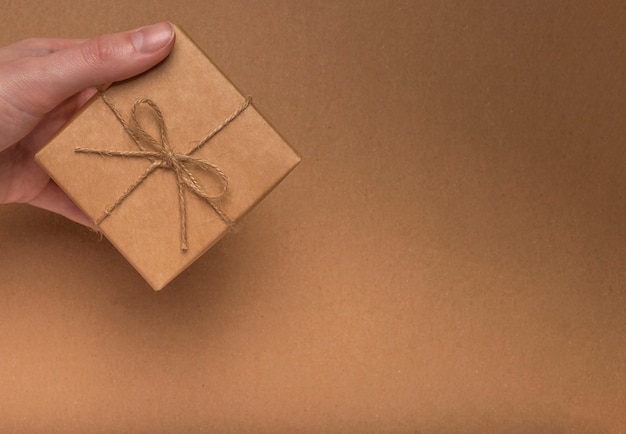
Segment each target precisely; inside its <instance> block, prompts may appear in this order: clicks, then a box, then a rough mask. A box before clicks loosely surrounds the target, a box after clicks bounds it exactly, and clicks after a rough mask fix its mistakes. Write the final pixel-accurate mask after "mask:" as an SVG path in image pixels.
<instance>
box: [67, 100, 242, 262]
mask: <svg viewBox="0 0 626 434" xmlns="http://www.w3.org/2000/svg"><path fill="white" fill-rule="evenodd" d="M100 96H101V98H102V100H103V101H104V103H105V104H106V105H107V107H108V108H109V109H110V110H111V111H112V112H113V114H114V115H115V117H116V119H117V120H118V122H119V123H120V124H121V125H122V127H123V128H124V131H125V132H126V134H127V135H128V136H129V137H130V138H131V139H132V140H133V142H135V144H136V145H137V147H138V148H139V150H138V151H115V150H103V149H87V148H81V147H77V148H75V149H74V151H75V152H77V153H83V154H96V155H100V156H103V157H121V158H144V159H147V160H149V161H150V162H151V164H150V166H148V168H146V170H144V172H143V173H142V174H141V175H140V176H139V177H138V178H137V179H136V180H135V182H134V183H133V184H132V185H131V186H130V187H128V188H127V189H126V191H124V193H122V194H121V195H120V196H119V197H118V198H117V199H116V200H115V202H113V203H112V204H111V205H109V206H108V207H107V208H106V209H105V211H104V213H103V214H102V215H101V216H100V217H99V218H98V219H97V220H96V222H95V223H96V225H100V224H101V223H102V222H103V221H104V220H105V219H106V218H107V217H109V216H110V215H111V213H113V211H114V210H115V209H116V208H117V207H118V206H120V205H121V204H122V202H124V200H126V198H127V197H128V196H129V195H130V194H131V193H132V192H133V191H135V189H136V188H137V187H139V185H141V184H142V183H143V182H144V181H145V180H146V179H147V178H148V177H149V176H150V175H151V174H152V173H153V172H154V171H155V170H156V169H165V170H170V171H172V172H173V173H174V175H175V176H176V184H177V186H178V202H179V211H180V234H181V250H183V251H186V250H188V243H187V208H186V199H185V191H186V190H189V191H191V192H192V193H194V194H195V195H196V196H198V197H199V198H201V199H202V200H204V201H205V202H206V203H207V204H208V205H209V206H210V207H211V208H212V209H213V211H214V212H215V213H216V214H217V215H218V217H219V218H220V219H221V220H222V221H223V222H224V223H225V224H227V225H229V226H230V225H233V224H234V222H233V220H231V218H230V217H229V216H228V215H227V214H225V213H224V212H223V211H222V210H221V209H220V208H219V207H218V206H217V204H216V201H218V200H219V199H221V198H222V197H223V196H225V195H226V193H227V192H228V186H229V183H228V178H227V176H226V174H225V173H224V172H223V171H222V169H220V168H219V167H218V166H217V165H215V164H214V163H212V162H210V161H208V160H205V159H203V158H199V157H196V156H194V155H192V154H193V153H195V152H196V151H198V150H199V149H201V148H202V147H203V146H204V145H205V144H206V143H207V142H208V141H209V140H211V139H212V138H213V137H214V136H215V135H216V134H217V133H219V132H220V131H222V130H223V129H224V128H225V127H226V126H227V125H229V124H230V123H231V122H232V121H234V120H235V119H236V118H237V117H238V116H239V115H240V114H241V113H242V112H243V111H244V110H245V109H247V108H248V107H249V105H250V102H251V100H252V98H250V97H248V98H247V99H246V100H245V101H244V102H243V103H242V104H241V106H240V107H239V108H237V110H236V111H235V112H234V113H233V114H231V115H230V116H229V117H228V118H227V119H225V120H224V121H223V122H222V123H221V124H220V125H218V126H217V127H216V128H215V129H213V131H211V132H210V133H209V134H207V135H206V136H205V137H204V138H202V140H200V141H199V142H198V143H197V144H196V145H195V146H194V147H193V148H191V149H190V150H189V151H187V152H185V153H178V152H174V150H173V149H172V147H171V146H170V143H169V140H168V137H167V130H166V128H165V121H164V119H163V113H162V112H161V109H160V108H159V106H158V105H157V104H156V103H155V102H154V101H152V100H150V99H147V98H141V99H138V100H137V101H135V103H134V104H133V105H132V107H131V110H130V121H129V122H128V121H126V119H124V117H123V116H122V114H121V113H120V112H119V110H118V109H117V108H116V107H115V105H113V103H112V102H111V101H110V99H109V98H108V96H107V95H106V94H105V93H104V92H100ZM141 106H146V107H147V108H148V109H149V112H150V113H151V115H152V118H153V119H154V121H155V123H156V126H157V127H158V130H159V138H158V140H157V139H155V138H154V137H152V135H150V133H148V132H147V131H146V130H145V129H144V127H143V126H142V125H141V123H140V122H139V120H138V119H137V109H138V108H140V107H141ZM192 167H195V168H198V169H201V170H203V171H205V172H208V173H211V174H212V175H214V176H215V177H216V178H217V179H218V180H219V182H220V185H221V190H220V191H219V192H218V193H217V194H213V195H209V194H208V193H207V192H206V190H205V189H204V187H203V186H202V185H201V184H200V183H199V182H198V180H197V179H196V178H195V176H194V175H193V173H192V172H191V170H190V169H191V168H192Z"/></svg>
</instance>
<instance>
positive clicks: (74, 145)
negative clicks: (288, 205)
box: [36, 28, 300, 290]
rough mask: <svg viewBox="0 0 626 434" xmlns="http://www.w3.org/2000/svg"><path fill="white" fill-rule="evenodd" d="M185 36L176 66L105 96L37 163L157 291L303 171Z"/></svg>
mask: <svg viewBox="0 0 626 434" xmlns="http://www.w3.org/2000/svg"><path fill="white" fill-rule="evenodd" d="M176 31H177V35H176V43H175V47H174V49H173V51H172V53H171V54H170V56H169V57H168V58H167V59H166V60H164V61H163V62H162V63H161V64H159V65H158V66H157V67H155V68H153V69H151V70H150V71H148V72H147V73H145V74H142V75H141V76H139V77H136V78H134V79H131V80H127V81H125V82H121V83H118V84H115V85H113V86H111V87H110V88H108V89H107V90H106V91H105V92H103V93H102V94H100V95H97V96H96V97H94V98H93V99H92V100H91V101H90V102H89V103H88V104H87V105H86V106H85V107H84V108H83V110H82V111H81V112H80V113H79V114H77V115H76V116H75V118H74V119H72V120H71V121H70V122H69V123H68V124H67V125H66V126H65V127H64V128H63V129H62V130H61V131H60V132H59V133H58V134H57V135H56V136H55V137H54V138H53V140H52V141H51V142H50V143H49V144H48V145H47V146H46V147H44V148H43V149H42V150H41V151H40V152H39V153H38V154H37V156H36V160H37V162H38V163H39V164H40V165H41V166H42V167H43V168H44V170H46V172H47V173H49V174H50V176H51V178H52V179H53V180H54V181H55V182H56V183H57V184H58V185H59V186H60V187H61V188H62V189H63V190H64V191H65V192H66V193H67V194H68V196H69V197H70V198H71V199H72V200H73V201H74V202H75V203H76V204H77V205H78V206H79V207H80V208H81V209H82V210H83V211H84V212H85V213H86V214H87V215H88V216H89V217H91V218H92V219H93V220H94V222H97V223H98V227H99V228H100V230H101V231H102V233H103V234H104V235H105V236H106V237H107V238H108V239H109V240H110V241H111V243H113V245H115V247H116V248H117V249H118V250H119V251H120V252H121V253H122V254H123V255H124V256H125V257H126V258H127V260H128V261H129V262H130V263H131V264H132V265H133V266H134V267H135V269H136V270H137V271H138V272H139V273H140V274H141V275H142V276H143V277H144V278H145V280H146V281H147V282H148V283H149V284H150V285H151V286H152V287H153V288H154V289H155V290H159V289H161V288H163V287H164V286H165V285H166V284H167V283H168V282H170V281H171V280H172V279H173V278H174V277H176V276H177V275H178V274H179V273H180V272H182V271H183V270H184V269H185V268H186V267H187V266H189V265H190V264H191V263H192V262H193V261H194V260H196V259H197V258H198V257H199V256H201V255H202V254H203V253H204V252H206V251H207V250H208V249H209V248H210V247H211V246H212V245H213V244H215V243H216V242H217V241H218V240H219V239H220V238H221V237H222V236H223V235H224V234H225V233H226V232H228V230H229V228H230V227H231V226H232V224H233V223H234V222H237V221H238V220H240V219H241V217H242V216H243V215H244V214H245V213H246V212H247V211H249V210H250V209H251V208H252V207H253V206H254V205H256V204H257V203H258V202H259V201H260V200H261V199H262V198H263V197H264V196H265V195H267V194H268V193H269V192H270V191H271V190H272V189H273V188H274V187H275V186H276V185H277V184H278V183H279V182H280V181H281V180H282V179H283V178H284V177H285V176H286V175H287V174H288V173H289V172H290V171H291V170H292V169H293V168H294V167H295V166H296V165H297V164H298V163H299V161H300V157H299V156H298V155H297V154H296V153H295V152H294V151H293V149H292V148H291V147H290V146H289V145H288V144H287V143H286V142H285V141H284V140H283V139H282V138H281V136H280V135H279V134H278V133H277V132H276V131H275V130H274V129H273V128H272V127H271V126H270V125H269V124H268V122H267V121H266V120H264V118H263V117H262V116H261V115H260V114H259V112H258V111H257V110H256V109H255V108H254V106H253V105H252V104H251V103H250V104H248V100H247V98H246V97H245V96H244V95H242V94H241V93H240V92H239V91H238V90H237V89H236V88H235V86H234V85H233V84H232V83H231V82H230V81H229V80H228V79H227V78H226V77H225V76H224V75H223V74H222V73H221V72H220V71H219V69H218V68H217V67H216V66H215V65H214V64H213V63H212V62H211V61H210V60H209V59H208V58H207V57H206V56H205V55H204V53H203V52H202V51H201V50H200V49H199V48H198V47H197V46H196V45H195V44H194V43H193V42H192V41H191V39H190V38H189V37H188V36H187V35H186V34H185V33H184V32H183V31H181V29H180V28H176ZM146 100H150V101H146ZM133 112H134V115H133ZM159 112H160V113H159ZM124 124H126V126H125V125H124ZM162 127H163V129H164V132H165V133H164V135H162V133H161V128H162ZM211 134H213V135H212V136H211ZM207 136H208V140H205V141H204V142H203V139H206V138H207Z"/></svg>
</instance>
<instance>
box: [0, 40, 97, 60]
mask: <svg viewBox="0 0 626 434" xmlns="http://www.w3.org/2000/svg"><path fill="white" fill-rule="evenodd" d="M85 41H86V40H85V39H54V38H30V39H24V40H22V41H19V42H16V43H15V44H12V45H8V46H6V47H2V48H0V63H6V62H10V61H13V60H17V59H21V58H24V57H37V56H45V55H47V54H50V53H54V52H55V51H59V50H66V49H68V48H71V47H74V46H76V45H79V44H82V43H84V42H85Z"/></svg>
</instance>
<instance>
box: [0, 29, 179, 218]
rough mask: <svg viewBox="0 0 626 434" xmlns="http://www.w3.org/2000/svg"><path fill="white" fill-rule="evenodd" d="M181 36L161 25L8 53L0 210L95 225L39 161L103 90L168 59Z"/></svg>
mask: <svg viewBox="0 0 626 434" xmlns="http://www.w3.org/2000/svg"><path fill="white" fill-rule="evenodd" d="M174 39H175V34H174V29H173V27H172V26H171V25H170V24H169V23H159V24H154V25H151V26H147V27H143V28H140V29H136V30H133V31H129V32H123V33H117V34H111V35H102V36H98V37H95V38H92V39H86V40H85V39H26V40H23V41H20V42H18V43H16V44H13V45H9V46H7V47H2V48H0V203H13V202H16V203H28V204H30V205H34V206H37V207H40V208H44V209H47V210H50V211H53V212H56V213H58V214H61V215H63V216H65V217H67V218H69V219H71V220H74V221H76V222H78V223H81V224H84V225H86V226H92V225H93V223H92V221H91V219H89V217H87V216H86V215H85V214H84V213H83V212H82V211H81V210H80V209H79V208H78V207H77V206H76V205H74V203H73V202H72V201H71V200H70V199H69V198H68V197H67V196H66V195H65V193H63V192H62V191H61V189H60V188H59V187H58V186H57V185H56V184H55V183H54V181H52V180H51V179H50V177H49V176H48V175H47V174H46V173H45V172H44V171H43V170H42V169H41V168H40V167H39V166H38V165H37V164H36V163H35V160H34V156H35V154H36V153H37V151H39V150H40V149H41V148H42V147H43V146H44V145H45V144H46V143H47V142H48V141H49V140H50V139H51V138H52V136H54V134H55V133H56V132H57V131H58V130H59V129H60V128H61V127H62V126H63V125H64V124H65V123H66V122H67V121H68V120H69V119H70V118H71V117H72V115H73V114H74V113H76V111H77V110H78V109H79V108H80V107H81V106H82V105H83V104H85V103H86V102H87V101H88V100H89V99H90V98H91V97H92V96H93V95H94V94H95V93H96V92H97V88H98V87H99V86H102V85H106V84H110V83H112V82H115V81H120V80H125V79H127V78H130V77H132V76H134V75H137V74H139V73H141V72H144V71H146V70H148V69H150V68H151V67H152V66H154V65H156V64H157V63H159V62H160V61H161V60H163V59H164V58H165V57H167V55H168V54H169V53H170V51H171V50H172V47H173V46H174Z"/></svg>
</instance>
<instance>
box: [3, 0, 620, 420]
mask: <svg viewBox="0 0 626 434" xmlns="http://www.w3.org/2000/svg"><path fill="white" fill-rule="evenodd" d="M177 3H178V2H173V1H135V2H131V3H129V2H120V1H118V2H107V3H106V4H101V5H99V6H98V5H96V3H95V2H79V1H63V2H59V3H57V4H55V5H54V6H52V3H49V2H38V1H20V2H16V1H9V2H6V1H5V2H3V5H2V10H3V12H2V15H1V18H0V20H1V21H2V30H1V31H0V42H1V43H2V44H5V43H8V42H12V41H15V40H18V39H20V38H23V37H28V36H33V35H40V36H88V35H92V34H96V33H99V32H104V31H113V30H122V29H126V28H131V27H134V26H138V25H142V24H145V23H149V22H152V21H157V20H160V19H169V20H172V21H175V22H177V23H179V24H181V25H182V26H183V27H184V28H185V29H186V30H187V31H188V33H189V34H190V35H191V36H192V37H193V38H194V40H196V42H197V43H198V44H199V45H200V46H201V47H202V48H203V49H204V50H205V51H206V52H207V53H208V54H209V55H210V56H211V58H212V59H213V60H214V61H215V62H216V63H217V64H218V65H219V66H220V67H221V69H222V70H223V71H224V72H226V74H227V75H228V76H229V77H230V78H231V80H232V81H233V82H234V83H235V84H236V85H237V86H238V87H239V88H240V89H242V91H244V92H245V93H248V94H251V95H253V96H254V97H255V104H256V106H257V107H258V108H259V110H260V111H261V112H262V113H263V114H264V115H265V116H266V117H267V118H268V119H269V120H270V122H272V123H273V125H274V126H275V127H276V128H277V129H278V131H280V132H281V134H282V135H283V136H284V137H285V138H286V139H287V140H288V141H289V142H290V143H291V144H293V145H294V147H295V148H296V149H297V150H298V151H299V152H300V153H301V154H302V156H303V162H302V164H301V165H300V166H299V167H298V170H296V171H295V172H294V173H292V175H291V176H289V177H288V178H287V179H286V180H285V181H284V182H283V183H282V184H281V185H280V186H279V187H278V189H277V190H275V191H274V192H273V193H272V194H271V195H270V196H269V197H268V198H267V199H266V200H265V201H264V202H263V203H261V204H260V205H259V207H257V208H256V209H255V210H254V211H253V212H251V213H250V215H249V216H247V217H246V219H245V224H244V226H243V228H242V230H240V231H239V232H238V233H236V234H234V235H231V236H229V237H227V238H225V239H224V240H222V241H221V242H220V243H219V244H218V245H217V246H216V247H215V248H213V249H212V250H211V251H209V252H208V254H206V255H205V256H204V257H203V258H202V259H200V260H199V261H198V262H197V263H196V264H195V265H193V266H192V267H191V268H189V269H188V270H187V271H186V272H185V273H183V275H182V276H181V277H179V278H178V279H177V280H175V281H174V282H173V283H172V284H171V285H170V286H169V287H168V288H166V289H165V290H164V291H162V292H159V293H153V292H152V290H150V289H149V287H147V285H146V284H145V283H144V282H143V281H142V279H141V278H140V277H139V276H138V275H137V274H136V273H135V271H133V270H132V268H131V267H130V265H128V264H127V263H126V261H125V260H124V259H123V258H122V257H121V255H119V254H118V253H117V252H116V251H115V249H114V248H113V247H112V246H110V245H109V244H108V243H107V242H98V241H97V240H96V239H95V237H94V235H92V234H90V233H89V232H88V231H87V230H85V229H82V228H80V227H78V226H76V225H74V224H72V223H70V222H66V221H63V220H62V219H60V218H57V217H55V216H51V215H50V214H48V213H45V212H42V211H39V210H36V209H31V208H27V207H22V206H17V205H12V206H4V207H2V208H0V243H1V245H2V248H1V249H0V263H2V264H3V265H2V267H1V268H0V281H1V282H2V285H1V289H0V294H1V297H2V298H1V300H2V302H1V303H0V325H1V327H0V354H1V357H0V385H1V387H0V390H1V392H0V421H1V422H0V426H2V428H3V430H4V431H6V430H8V429H16V430H18V431H33V430H41V431H48V430H50V429H52V428H55V429H58V430H61V429H62V430H63V431H84V430H85V429H86V428H87V427H92V428H93V427H95V428H97V429H99V430H102V431H121V430H124V431H127V430H137V431H151V432H153V431H158V430H164V431H165V430H173V429H175V428H177V429H178V430H185V431H193V430H202V429H204V430H215V429H220V430H238V431H240V430H242V429H247V430H255V431H257V430H267V431H277V430H279V431H284V430H294V429H298V428H300V429H303V428H308V429H310V430H319V429H324V430H329V431H338V430H343V431H360V430H373V431H375V430H380V429H383V428H386V429H388V430H394V431H403V430H421V431H423V432H450V431H465V432H489V431H504V430H506V431H514V432H531V431H544V432H563V431H573V432H620V431H623V430H625V429H626V416H624V414H625V413H626V412H625V411H624V410H625V408H624V402H626V378H625V376H626V374H625V369H624V366H625V364H626V345H625V336H626V315H624V311H625V309H626V307H625V306H626V304H625V302H626V300H625V294H626V289H625V286H626V283H625V282H626V218H625V217H626V197H625V196H626V195H625V193H624V191H625V187H626V172H625V171H624V168H625V166H626V150H625V147H624V146H625V140H624V137H626V122H624V120H623V119H624V101H626V85H625V84H624V83H625V81H624V77H625V76H626V74H625V73H626V59H625V56H624V52H625V48H626V38H624V36H625V35H624V33H625V32H626V31H625V30H624V29H626V15H625V11H624V8H623V6H622V5H621V3H620V2H614V3H610V2H604V3H602V5H598V4H597V3H595V2H576V3H573V2H556V1H555V2H549V3H546V2H539V1H533V2H507V3H506V4H505V3H502V2H498V1H493V2H489V1H477V2H462V1H458V2H457V1H449V2H445V3H444V2H440V1H423V2H393V3H390V2H367V3H361V2H359V3H355V4H351V2H342V3H340V4H335V3H334V2H330V1H329V2H311V3H308V2H307V3H304V2H289V1H283V2H277V1H274V2H272V1H270V2H231V1H229V2H203V1H193V2H186V3H183V4H185V5H184V6H181V3H178V4H177Z"/></svg>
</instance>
